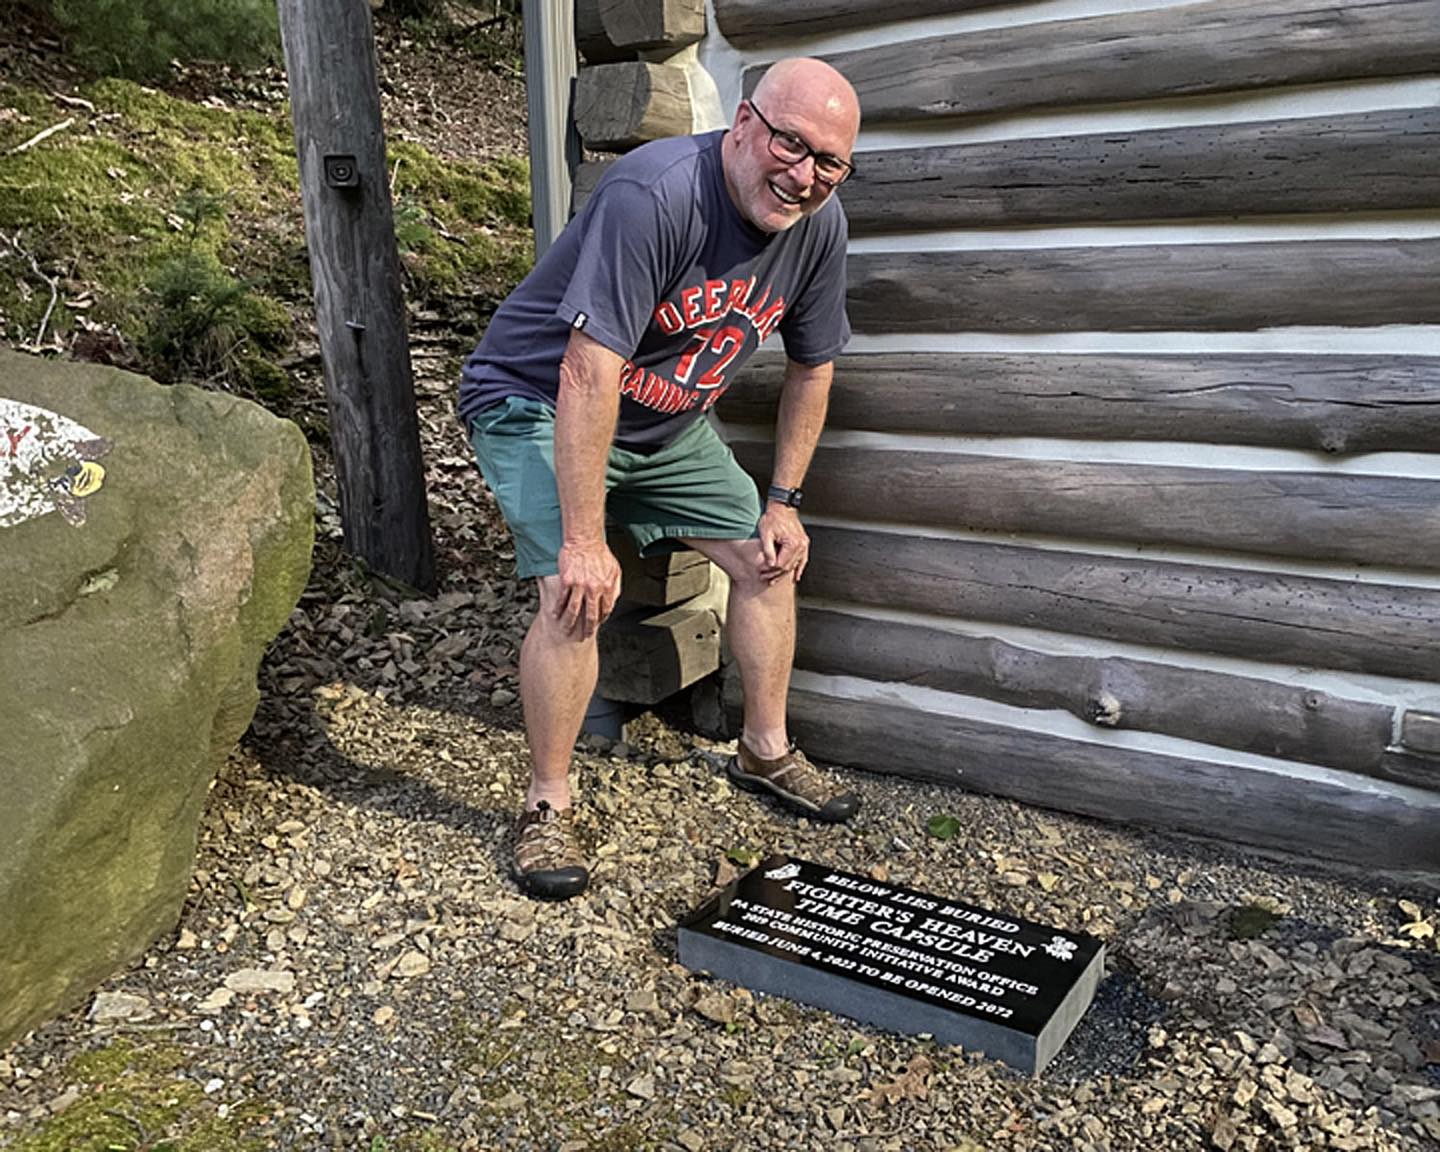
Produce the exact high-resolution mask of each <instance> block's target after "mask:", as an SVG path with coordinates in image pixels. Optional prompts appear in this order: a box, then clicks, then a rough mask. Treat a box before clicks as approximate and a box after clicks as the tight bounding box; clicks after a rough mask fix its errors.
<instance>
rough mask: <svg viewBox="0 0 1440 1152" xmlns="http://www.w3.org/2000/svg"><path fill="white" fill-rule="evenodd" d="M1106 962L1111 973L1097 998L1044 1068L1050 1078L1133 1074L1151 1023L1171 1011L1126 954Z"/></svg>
mask: <svg viewBox="0 0 1440 1152" xmlns="http://www.w3.org/2000/svg"><path fill="white" fill-rule="evenodd" d="M1105 966H1106V969H1107V971H1108V975H1106V977H1105V979H1103V980H1102V981H1100V986H1099V987H1098V988H1097V989H1096V990H1095V999H1094V1000H1093V1001H1092V1002H1091V1004H1090V1007H1089V1008H1088V1009H1086V1012H1085V1015H1084V1016H1083V1017H1081V1019H1080V1023H1079V1024H1077V1025H1076V1026H1075V1031H1074V1032H1072V1033H1071V1034H1070V1039H1068V1040H1066V1041H1065V1046H1064V1047H1063V1048H1061V1049H1060V1054H1059V1055H1058V1056H1056V1057H1055V1059H1054V1060H1053V1061H1051V1063H1050V1065H1049V1066H1048V1067H1047V1068H1046V1069H1045V1078H1046V1079H1047V1080H1052V1081H1057V1082H1061V1083H1079V1082H1081V1081H1085V1080H1090V1079H1093V1078H1094V1077H1097V1076H1114V1077H1117V1078H1123V1077H1126V1076H1130V1075H1132V1074H1134V1073H1135V1072H1136V1070H1137V1069H1138V1067H1139V1065H1140V1060H1141V1057H1142V1056H1144V1054H1145V1050H1146V1047H1147V1044H1148V1039H1147V1038H1148V1035H1149V1032H1150V1028H1151V1026H1152V1025H1154V1024H1157V1023H1159V1021H1161V1020H1162V1019H1164V1017H1165V1015H1166V1013H1167V1012H1168V1008H1167V1007H1166V1005H1165V1002H1164V1001H1162V1000H1158V999H1156V998H1155V997H1154V996H1152V995H1151V994H1150V993H1149V992H1147V991H1146V990H1145V985H1144V984H1143V983H1142V982H1141V980H1140V977H1139V975H1138V973H1137V972H1136V971H1135V967H1134V965H1132V964H1131V963H1130V962H1129V961H1128V960H1127V959H1126V958H1125V957H1124V956H1123V955H1118V954H1116V953H1113V952H1111V953H1108V954H1107V955H1106V957H1105Z"/></svg>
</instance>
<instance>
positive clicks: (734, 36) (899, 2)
mask: <svg viewBox="0 0 1440 1152" xmlns="http://www.w3.org/2000/svg"><path fill="white" fill-rule="evenodd" d="M1014 2H1015V0H785V2H784V3H783V4H776V3H774V2H773V0H715V23H716V24H717V25H719V27H720V31H721V32H722V33H723V34H724V36H725V39H727V40H729V41H730V42H731V43H734V44H759V43H764V42H769V41H775V40H781V39H785V38H787V37H792V36H812V35H815V34H817V33H823V32H838V31H839V30H840V29H842V28H864V27H867V26H870V25H875V24H890V23H893V22H894V21H896V20H912V19H916V18H918V17H921V16H949V15H950V14H952V13H954V12H966V11H969V10H970V9H972V8H994V7H996V6H997V5H1001V4H1007V3H1014Z"/></svg>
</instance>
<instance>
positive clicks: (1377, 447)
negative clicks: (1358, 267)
mask: <svg viewBox="0 0 1440 1152" xmlns="http://www.w3.org/2000/svg"><path fill="white" fill-rule="evenodd" d="M784 370H785V361H784V358H783V357H780V356H757V357H756V358H755V359H754V360H753V361H752V362H751V365H750V366H749V367H747V368H746V370H745V372H744V374H743V375H742V376H741V377H740V378H739V380H738V381H737V386H736V387H734V388H731V389H730V391H729V392H727V393H726V395H725V399H724V400H722V401H721V403H720V414H721V416H722V417H724V419H725V420H726V421H727V422H729V421H733V422H736V423H741V424H764V425H767V426H770V425H773V424H774V422H775V413H776V409H777V405H778V403H779V397H780V391H781V382H782V380H783V377H784ZM827 423H828V426H829V427H832V428H854V429H861V430H865V431H875V432H921V433H934V434H937V435H952V436H1058V437H1072V438H1077V439H1094V440H1187V441H1203V442H1208V443H1213V444H1256V445H1265V446H1273V447H1282V448H1318V449H1322V450H1324V451H1326V452H1387V451H1388V452H1432V451H1434V450H1435V447H1436V445H1437V444H1440V356H1436V357H1423V356H1303V355H1288V356H1287V355H1271V354H1256V355H1249V354H1244V355H1226V354H1218V355H1206V354H1201V355H1184V356H1110V355H1092V356H1081V355H1066V354H1052V353H1038V354H1037V353H860V354H854V355H849V356H842V357H840V359H839V362H838V364H837V365H836V371H835V381H834V384H833V385H832V386H831V391H830V413H829V418H828V421H827Z"/></svg>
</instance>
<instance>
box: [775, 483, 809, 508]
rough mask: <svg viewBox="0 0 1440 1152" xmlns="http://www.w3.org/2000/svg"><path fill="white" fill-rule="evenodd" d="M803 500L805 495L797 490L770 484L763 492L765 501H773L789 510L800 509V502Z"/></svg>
mask: <svg viewBox="0 0 1440 1152" xmlns="http://www.w3.org/2000/svg"><path fill="white" fill-rule="evenodd" d="M804 498H805V493H804V492H803V491H802V490H801V489H799V488H784V487H781V486H780V485H779V484H771V485H770V487H769V488H768V489H767V490H766V492H765V499H766V500H774V501H775V502H776V503H777V504H785V505H787V506H789V507H791V508H798V507H800V501H801V500H803V499H804Z"/></svg>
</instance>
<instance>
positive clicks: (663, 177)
mask: <svg viewBox="0 0 1440 1152" xmlns="http://www.w3.org/2000/svg"><path fill="white" fill-rule="evenodd" d="M723 136H724V133H723V132H711V133H707V134H705V135H702V136H680V137H675V138H673V139H669V140H657V141H655V142H654V143H652V144H646V145H644V146H643V147H641V148H637V149H636V150H635V151H633V152H630V153H628V154H627V155H625V156H623V157H622V158H621V159H619V160H618V161H616V163H615V164H614V165H612V166H611V168H610V170H609V171H608V172H606V174H605V176H604V178H603V179H602V180H601V181H600V183H599V185H598V186H597V187H596V189H595V192H594V193H593V195H592V196H591V197H590V200H589V201H588V202H587V203H586V205H585V208H584V210H583V211H582V212H581V213H580V214H579V215H578V216H577V217H575V219H574V220H572V221H571V222H570V224H569V226H568V227H566V229H565V231H564V232H563V233H561V235H560V237H559V238H558V239H557V240H556V242H555V243H554V245H552V246H551V248H550V250H549V251H548V252H546V253H545V255H544V257H543V258H542V259H541V260H540V262H539V263H538V264H536V266H535V268H534V270H533V271H532V272H531V273H530V275H529V276H527V277H526V278H525V279H524V281H522V282H521V284H520V286H519V287H518V288H516V289H515V291H514V292H512V293H511V294H510V296H509V298H508V299H506V301H505V303H504V304H502V305H501V306H500V308H499V310H498V311H496V313H495V316H494V318H493V319H492V320H491V321H490V327H489V328H488V329H487V330H486V332H485V337H484V339H483V340H481V342H480V346H479V347H478V348H477V349H476V350H475V351H474V353H472V354H471V356H470V358H469V359H468V360H467V361H466V362H465V367H464V372H463V374H462V379H461V383H460V415H461V418H462V419H463V420H464V421H465V422H466V425H467V426H468V424H469V422H470V420H471V419H472V418H473V417H474V415H475V413H477V412H479V411H481V410H482V409H484V408H487V407H489V406H490V405H492V404H496V403H499V402H500V401H501V400H503V399H504V398H506V397H508V396H526V397H530V398H532V399H537V400H545V401H548V402H549V403H551V404H553V403H554V402H555V396H556V392H557V389H558V385H559V375H560V359H561V357H562V355H563V354H564V352H565V346H566V344H567V343H568V342H569V340H570V331H571V329H572V328H576V329H580V330H582V331H584V332H585V334H586V335H587V336H590V337H591V338H592V339H594V340H596V341H598V342H599V343H601V344H603V345H604V346H605V347H606V348H609V349H610V350H611V351H612V352H615V353H617V354H618V355H620V356H623V357H625V367H624V370H623V371H622V373H621V377H620V392H621V400H620V416H619V421H618V424H617V427H616V432H615V443H616V444H618V445H619V446H620V447H622V448H626V449H629V450H631V451H635V452H653V451H655V450H657V449H659V448H661V447H662V446H664V445H665V444H668V443H669V442H670V441H672V440H674V439H675V437H676V436H678V435H679V434H680V433H681V432H682V431H683V430H684V429H685V428H686V427H687V426H688V425H689V424H690V423H691V422H692V421H694V420H696V419H698V418H699V416H700V415H701V413H702V412H704V411H706V410H708V409H709V408H710V407H711V406H712V405H714V403H715V401H717V400H718V399H719V398H720V397H721V395H722V394H723V393H724V392H725V389H726V388H727V387H728V386H729V384H730V381H731V380H732V379H733V378H734V375H735V373H736V371H737V370H738V369H739V368H740V366H741V365H742V364H744V363H745V361H746V360H747V359H748V358H749V356H750V354H751V353H752V352H754V351H755V349H756V348H757V347H759V345H760V344H761V342H762V341H763V340H764V339H765V338H766V337H767V336H769V335H770V334H771V333H772V332H775V331H778V332H779V333H780V337H781V340H782V341H783V343H784V345H785V353H786V355H787V356H788V357H789V358H790V359H792V360H795V361H797V362H798V363H801V364H808V365H814V364H824V363H826V362H828V361H830V360H833V359H834V358H835V356H836V355H837V354H838V353H839V352H840V350H841V349H842V348H844V346H845V344H846V342H847V341H848V340H849V338H850V324H849V321H848V320H847V318H846V316H845V246H846V238H847V229H846V224H845V214H844V212H843V211H842V210H841V207H840V203H839V201H838V200H837V199H836V198H835V197H833V196H832V197H831V198H830V200H829V201H828V202H826V203H825V204H824V205H823V206H822V207H821V208H820V210H819V211H818V212H816V213H815V214H814V215H813V216H809V217H806V218H804V219H802V220H800V221H799V222H798V223H796V224H795V225H794V226H793V227H791V228H789V229H787V230H786V231H784V232H778V233H773V234H771V233H766V232H762V231H760V230H759V229H758V228H755V227H754V226H753V225H751V224H750V223H749V222H748V221H746V220H745V218H744V217H743V216H741V215H740V212H739V210H738V209H737V208H736V207H735V204H734V202H733V201H732V200H731V199H730V194H729V192H728V191H727V190H726V187H725V175H724V171H723V170H722V168H721V161H720V141H721V139H722V138H723Z"/></svg>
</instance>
